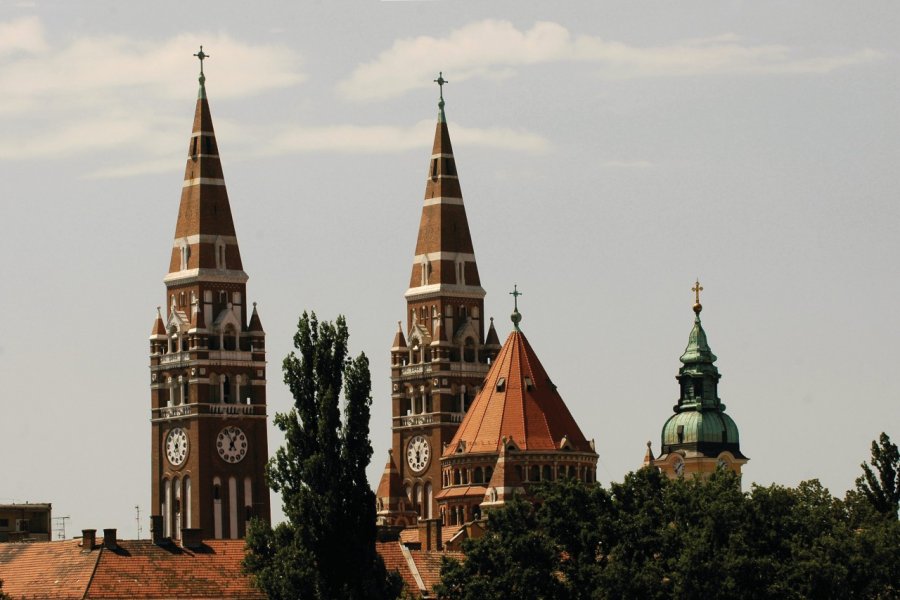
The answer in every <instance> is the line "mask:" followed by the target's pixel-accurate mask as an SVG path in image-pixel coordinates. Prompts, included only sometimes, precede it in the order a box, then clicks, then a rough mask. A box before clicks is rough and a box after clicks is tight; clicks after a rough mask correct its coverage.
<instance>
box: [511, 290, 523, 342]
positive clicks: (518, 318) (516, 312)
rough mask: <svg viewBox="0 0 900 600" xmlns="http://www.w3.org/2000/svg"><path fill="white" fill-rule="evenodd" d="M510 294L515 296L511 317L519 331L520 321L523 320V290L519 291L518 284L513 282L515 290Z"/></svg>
mask: <svg viewBox="0 0 900 600" xmlns="http://www.w3.org/2000/svg"><path fill="white" fill-rule="evenodd" d="M509 295H510V296H512V297H513V312H512V314H511V315H510V317H509V318H510V320H511V321H512V322H513V325H514V326H515V328H516V331H519V323H521V322H522V314H521V313H520V312H519V296H521V295H522V292H520V291H519V286H518V285H517V284H513V291H511V292H510V293H509Z"/></svg>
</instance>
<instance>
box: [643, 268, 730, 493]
mask: <svg viewBox="0 0 900 600" xmlns="http://www.w3.org/2000/svg"><path fill="white" fill-rule="evenodd" d="M691 291H693V292H694V294H695V302H694V307H693V310H694V326H693V328H692V329H691V333H690V335H689V336H688V343H687V347H686V348H685V350H684V353H683V354H682V355H681V359H680V360H681V363H682V367H681V368H680V369H679V370H678V376H677V377H676V379H677V380H678V383H679V387H680V394H679V398H678V404H676V405H675V406H674V407H673V410H674V411H675V414H674V415H672V416H671V417H670V418H669V419H668V420H667V421H666V423H665V425H663V430H662V449H661V451H660V455H659V456H658V457H657V458H655V459H653V460H652V463H653V464H654V465H656V466H657V467H659V468H661V469H662V470H663V471H665V472H666V473H667V474H669V475H670V476H672V477H675V476H681V475H684V474H694V473H697V474H705V473H711V472H712V471H715V469H716V466H717V465H725V466H727V467H728V468H730V469H732V470H734V471H735V472H738V473H740V470H741V466H742V465H743V464H744V463H746V462H747V460H748V459H747V458H746V457H745V456H744V455H743V454H741V450H740V443H739V438H738V428H737V425H736V424H735V422H734V420H732V418H731V417H729V416H728V415H727V414H725V405H724V404H722V401H721V400H720V399H719V394H718V386H719V380H720V379H721V378H722V376H721V375H720V374H719V369H718V368H717V367H716V365H715V362H716V355H715V354H713V351H712V349H711V348H710V346H709V342H708V341H707V339H706V332H705V331H704V330H703V324H702V323H701V322H700V312H701V311H702V310H703V306H702V305H701V304H700V292H701V291H703V288H702V287H701V286H700V282H699V281H697V282H696V283H695V284H694V287H693V288H692V289H691Z"/></svg>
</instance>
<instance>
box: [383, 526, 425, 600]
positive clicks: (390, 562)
mask: <svg viewBox="0 0 900 600" xmlns="http://www.w3.org/2000/svg"><path fill="white" fill-rule="evenodd" d="M417 539H418V534H417ZM375 549H376V550H377V551H378V554H379V555H381V558H382V559H383V560H384V565H385V566H386V567H387V569H388V571H397V572H399V573H400V577H402V578H403V583H405V584H406V589H408V590H409V591H410V592H412V593H416V592H418V590H419V585H418V584H417V583H416V578H415V577H413V574H412V571H411V570H410V568H409V563H407V561H406V557H405V556H403V550H402V549H401V548H400V542H396V541H393V542H377V543H376V547H375Z"/></svg>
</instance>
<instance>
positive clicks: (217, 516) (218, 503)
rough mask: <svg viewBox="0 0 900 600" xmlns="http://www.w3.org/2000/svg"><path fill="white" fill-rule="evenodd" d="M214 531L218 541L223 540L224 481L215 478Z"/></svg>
mask: <svg viewBox="0 0 900 600" xmlns="http://www.w3.org/2000/svg"><path fill="white" fill-rule="evenodd" d="M213 531H214V535H215V537H216V539H217V540H221V539H222V480H221V479H219V478H218V477H214V478H213Z"/></svg>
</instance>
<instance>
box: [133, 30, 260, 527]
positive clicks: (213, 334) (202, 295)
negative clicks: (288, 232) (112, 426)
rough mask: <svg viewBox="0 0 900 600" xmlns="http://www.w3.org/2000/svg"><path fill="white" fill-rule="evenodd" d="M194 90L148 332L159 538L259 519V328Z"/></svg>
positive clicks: (210, 132) (204, 113)
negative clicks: (170, 233)
mask: <svg viewBox="0 0 900 600" xmlns="http://www.w3.org/2000/svg"><path fill="white" fill-rule="evenodd" d="M195 56H197V58H199V59H200V90H199V93H198V97H197V105H196V109H195V112H194V125H193V131H192V133H191V138H190V142H189V144H188V158H187V166H186V167H185V172H184V183H183V185H182V191H181V204H180V207H179V209H178V219H177V222H176V225H175V239H174V243H173V244H172V250H171V259H170V262H169V273H168V275H166V277H165V279H164V282H165V284H166V300H165V312H164V313H163V312H162V311H161V310H160V309H158V310H157V316H156V322H155V323H154V326H153V331H152V334H151V336H150V398H151V410H150V421H151V432H152V435H151V438H152V446H151V456H152V459H151V463H152V473H151V487H152V497H151V514H153V515H160V516H162V518H163V519H162V521H163V534H164V535H165V536H166V537H171V538H174V539H180V538H181V532H182V530H183V529H186V528H192V529H199V530H200V535H201V537H202V538H204V539H218V538H241V537H244V535H245V533H246V528H247V525H248V522H249V520H250V518H251V517H254V516H257V517H261V518H263V519H266V520H269V518H270V513H269V492H268V488H267V487H266V484H265V480H264V471H265V465H266V462H267V460H268V445H267V440H266V351H265V338H266V336H265V332H264V331H263V328H262V323H261V321H260V318H259V314H258V313H257V310H256V303H255V302H254V303H253V305H252V307H251V306H248V301H247V279H248V277H247V274H246V273H245V272H244V269H243V265H242V263H241V253H240V249H239V247H238V242H237V236H236V235H235V229H234V222H233V220H232V218H231V207H230V205H229V202H228V193H227V191H226V189H225V179H224V176H223V173H222V164H221V162H220V160H219V151H218V146H217V144H216V135H215V131H214V129H213V123H212V117H211V116H210V111H209V102H208V101H207V97H206V85H205V84H206V77H205V75H204V74H203V60H204V59H206V58H207V57H208V55H207V54H205V53H204V52H203V47H202V46H201V47H200V52H198V53H197V54H195Z"/></svg>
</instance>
